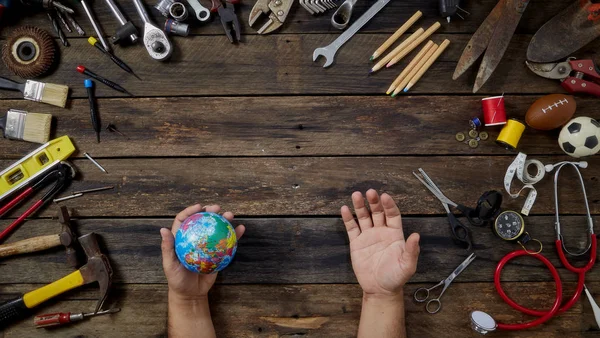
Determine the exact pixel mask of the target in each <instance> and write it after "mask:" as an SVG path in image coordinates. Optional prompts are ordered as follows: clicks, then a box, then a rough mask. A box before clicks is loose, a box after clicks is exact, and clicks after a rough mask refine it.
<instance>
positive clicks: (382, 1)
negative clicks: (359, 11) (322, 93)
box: [313, 0, 391, 68]
mask: <svg viewBox="0 0 600 338" xmlns="http://www.w3.org/2000/svg"><path fill="white" fill-rule="evenodd" d="M390 1H391V0H378V1H377V2H376V3H375V4H374V5H373V6H371V8H369V10H367V11H366V12H365V14H363V15H362V16H361V17H360V18H358V20H356V22H355V23H353V24H352V26H350V28H348V29H347V30H346V31H344V33H342V34H341V35H340V36H339V37H338V38H337V39H335V40H334V41H333V42H332V43H330V44H329V45H327V46H325V47H319V48H317V49H315V51H314V52H313V61H317V59H318V58H319V56H324V57H325V64H323V68H326V67H329V66H331V65H332V64H333V60H334V59H335V54H336V53H337V51H338V49H340V47H342V46H343V45H344V44H345V43H346V42H348V40H350V38H352V37H353V36H354V34H356V32H358V31H359V30H360V29H361V28H362V26H364V25H365V24H366V23H367V22H369V20H371V19H372V18H373V17H374V16H375V14H377V13H378V12H379V11H380V10H381V9H382V8H383V7H385V5H387V4H388V2H390ZM340 8H341V7H340Z"/></svg>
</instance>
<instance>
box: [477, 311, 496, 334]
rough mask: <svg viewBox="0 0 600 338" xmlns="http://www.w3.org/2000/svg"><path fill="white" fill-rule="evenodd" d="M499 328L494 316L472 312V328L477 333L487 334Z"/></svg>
mask: <svg viewBox="0 0 600 338" xmlns="http://www.w3.org/2000/svg"><path fill="white" fill-rule="evenodd" d="M497 327H498V326H497V325H496V321H495V320H494V318H492V316H490V315H488V314H487V313H485V312H483V311H473V312H471V328H473V330H475V332H477V333H481V334H487V333H488V332H492V331H495V330H496V328H497Z"/></svg>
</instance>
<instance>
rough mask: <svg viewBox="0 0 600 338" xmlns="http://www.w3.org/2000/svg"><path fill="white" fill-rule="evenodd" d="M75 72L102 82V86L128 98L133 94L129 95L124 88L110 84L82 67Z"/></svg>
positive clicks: (110, 82) (78, 67)
mask: <svg viewBox="0 0 600 338" xmlns="http://www.w3.org/2000/svg"><path fill="white" fill-rule="evenodd" d="M77 71H78V72H80V73H81V74H84V75H87V76H89V77H91V78H93V79H96V80H98V81H100V82H102V83H103V84H105V85H107V86H109V87H110V88H112V89H114V90H116V91H118V92H121V93H124V94H127V95H130V96H133V94H131V93H130V92H128V91H127V90H126V89H125V88H123V87H121V86H119V85H118V84H116V83H114V82H112V81H110V80H108V79H105V78H103V77H102V76H100V75H98V74H96V73H94V72H92V71H90V70H88V69H87V68H85V67H84V66H81V65H79V66H77Z"/></svg>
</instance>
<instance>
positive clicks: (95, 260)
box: [0, 232, 113, 330]
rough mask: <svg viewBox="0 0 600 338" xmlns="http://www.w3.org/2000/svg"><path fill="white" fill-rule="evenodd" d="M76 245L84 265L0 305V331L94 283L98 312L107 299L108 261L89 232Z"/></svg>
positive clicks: (110, 270)
mask: <svg viewBox="0 0 600 338" xmlns="http://www.w3.org/2000/svg"><path fill="white" fill-rule="evenodd" d="M78 241H79V244H80V245H81V247H82V248H83V251H84V252H85V255H86V256H87V258H88V260H87V263H86V264H85V265H84V266H82V267H81V269H79V270H77V271H75V272H72V273H70V274H69V275H67V276H65V277H63V278H61V279H59V280H57V281H55V282H53V283H50V284H48V285H46V286H43V287H41V288H39V289H36V290H33V291H30V292H27V293H26V294H24V295H22V296H21V297H18V298H16V299H13V300H9V301H7V302H6V303H4V304H2V305H0V330H3V329H4V328H6V327H7V326H9V325H11V324H13V323H14V322H16V321H17V320H19V319H22V318H25V317H28V316H29V315H31V314H33V312H34V311H35V310H34V308H35V307H36V306H38V305H40V304H42V303H44V302H45V301H47V300H49V299H52V298H54V297H56V296H58V295H60V294H62V293H64V292H67V291H69V290H72V289H75V288H78V287H80V286H82V285H86V284H90V283H94V282H98V285H99V287H100V290H99V291H100V297H99V299H98V302H97V304H96V309H95V311H94V313H97V312H98V311H99V310H100V308H101V307H102V305H103V304H104V301H105V300H106V297H107V296H108V290H109V288H110V285H111V283H112V275H113V271H112V268H111V267H110V262H109V261H108V258H107V257H106V256H105V255H104V254H102V252H101V251H100V247H99V246H98V240H97V239H96V234H95V233H93V232H92V233H89V234H87V235H84V236H81V237H79V239H78Z"/></svg>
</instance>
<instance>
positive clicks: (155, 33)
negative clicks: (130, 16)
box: [133, 0, 173, 61]
mask: <svg viewBox="0 0 600 338" xmlns="http://www.w3.org/2000/svg"><path fill="white" fill-rule="evenodd" d="M133 4H134V5H135V8H136V9H137V11H138V13H139V14H140V16H141V17H142V21H144V37H143V40H144V46H145V47H146V50H147V51H148V54H150V56H151V57H152V58H153V59H154V60H158V61H164V60H166V59H168V58H169V57H170V56H171V54H173V46H171V42H170V41H169V38H168V37H167V35H166V34H165V32H163V30H162V29H160V28H158V27H156V26H155V25H154V24H153V23H152V21H150V17H149V16H148V12H146V9H145V8H144V4H143V3H142V0H133Z"/></svg>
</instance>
